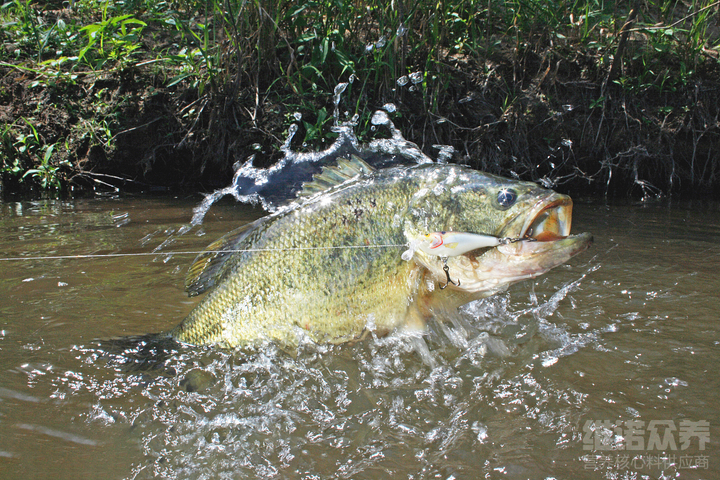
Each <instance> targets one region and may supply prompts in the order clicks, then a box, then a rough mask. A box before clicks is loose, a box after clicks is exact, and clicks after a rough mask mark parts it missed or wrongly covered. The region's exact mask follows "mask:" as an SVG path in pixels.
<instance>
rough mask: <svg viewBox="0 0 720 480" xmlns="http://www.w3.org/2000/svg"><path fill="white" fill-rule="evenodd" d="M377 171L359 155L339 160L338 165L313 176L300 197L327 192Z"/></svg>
mask: <svg viewBox="0 0 720 480" xmlns="http://www.w3.org/2000/svg"><path fill="white" fill-rule="evenodd" d="M374 170H375V169H374V168H372V167H371V166H370V165H368V164H367V163H365V161H364V160H363V159H362V158H360V157H358V156H357V155H352V156H350V159H349V160H348V159H347V158H338V160H337V165H334V166H326V167H323V169H322V172H320V173H319V174H317V175H313V180H312V181H311V182H307V183H305V184H304V185H303V188H302V190H300V192H298V194H297V195H298V197H309V196H310V195H314V194H316V193H318V192H322V191H325V190H327V189H328V188H332V187H334V186H336V185H340V184H341V183H343V182H345V181H347V180H350V179H351V178H353V177H356V176H358V175H362V174H365V173H370V172H373V171H374Z"/></svg>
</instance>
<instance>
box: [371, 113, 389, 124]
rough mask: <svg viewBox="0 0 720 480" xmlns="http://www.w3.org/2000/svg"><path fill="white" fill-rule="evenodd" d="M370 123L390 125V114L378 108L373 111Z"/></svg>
mask: <svg viewBox="0 0 720 480" xmlns="http://www.w3.org/2000/svg"><path fill="white" fill-rule="evenodd" d="M370 123H372V124H373V125H388V124H390V117H388V114H387V113H385V112H383V111H382V110H377V111H375V113H373V116H372V118H371V119H370Z"/></svg>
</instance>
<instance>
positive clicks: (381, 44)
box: [375, 35, 387, 50]
mask: <svg viewBox="0 0 720 480" xmlns="http://www.w3.org/2000/svg"><path fill="white" fill-rule="evenodd" d="M386 43H387V38H385V35H383V36H382V37H380V38H379V39H378V41H377V42H375V48H377V49H378V50H379V49H381V48H383V47H384V46H385V44H386Z"/></svg>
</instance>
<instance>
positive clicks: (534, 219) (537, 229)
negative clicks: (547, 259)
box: [518, 194, 572, 242]
mask: <svg viewBox="0 0 720 480" xmlns="http://www.w3.org/2000/svg"><path fill="white" fill-rule="evenodd" d="M571 224H572V200H571V199H570V197H566V196H560V195H558V194H553V195H551V196H550V198H545V199H543V200H541V201H540V202H538V203H536V204H535V206H534V207H533V208H532V210H531V211H530V214H529V215H528V216H527V219H526V220H525V222H524V223H523V225H522V229H521V231H520V234H519V235H518V237H519V238H527V239H533V240H536V241H539V242H551V241H555V240H560V239H563V238H566V237H568V236H569V235H570V226H571Z"/></svg>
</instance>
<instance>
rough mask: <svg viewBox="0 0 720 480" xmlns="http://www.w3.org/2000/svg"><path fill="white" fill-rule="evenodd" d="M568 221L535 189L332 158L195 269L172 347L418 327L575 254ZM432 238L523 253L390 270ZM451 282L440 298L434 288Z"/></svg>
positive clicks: (483, 254) (424, 259)
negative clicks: (492, 241) (289, 200)
mask: <svg viewBox="0 0 720 480" xmlns="http://www.w3.org/2000/svg"><path fill="white" fill-rule="evenodd" d="M571 216H572V201H571V199H570V198H569V197H567V196H565V195H561V194H558V193H555V192H553V191H550V190H546V189H543V188H540V187H538V186H537V185H536V184H534V183H528V182H520V181H514V180H508V179H505V178H501V177H497V176H494V175H490V174H486V173H481V172H478V171H475V170H471V169H468V168H465V167H461V166H457V165H448V164H425V165H418V166H413V167H395V168H389V169H383V170H377V171H376V170H373V169H372V168H371V167H370V166H369V165H367V164H365V163H364V162H363V161H362V160H361V159H359V158H357V157H354V158H353V159H351V160H344V159H341V160H340V161H339V164H338V166H337V167H329V168H325V169H324V171H323V173H322V174H321V175H318V176H317V177H316V178H315V180H314V181H313V182H312V183H310V184H308V185H306V187H305V189H304V191H303V196H302V197H301V198H300V199H299V200H297V201H296V202H295V203H293V204H291V205H289V206H287V207H286V208H284V209H281V210H280V211H278V212H275V213H273V214H271V215H268V216H266V217H264V218H261V219H259V220H257V221H256V222H254V223H252V224H249V225H246V226H243V227H241V228H239V229H237V230H235V231H234V232H231V233H229V234H228V235H226V236H225V237H223V238H221V239H220V240H218V241H216V242H214V243H213V244H211V245H210V246H209V247H208V248H207V251H206V252H205V253H203V254H201V255H199V256H198V258H197V259H196V261H195V263H194V264H193V265H192V267H191V268H190V271H189V273H188V277H187V280H186V287H187V290H188V292H189V293H190V294H191V295H197V294H200V293H203V292H205V291H208V290H209V293H207V295H206V297H205V298H203V300H202V301H201V302H200V303H199V304H198V305H197V306H196V307H195V309H194V310H192V311H191V312H190V314H189V315H188V316H187V317H186V318H185V319H184V320H183V322H182V323H181V324H180V325H179V326H177V327H176V328H175V329H174V330H173V331H172V332H171V334H172V336H173V337H174V338H175V339H176V340H178V341H180V342H186V343H191V344H216V345H220V346H222V347H230V348H232V347H237V346H245V345H249V344H257V343H261V342H264V341H273V342H277V343H279V344H281V345H284V346H295V345H297V344H298V343H299V342H300V341H302V339H303V338H309V339H310V340H312V341H314V342H318V343H341V342H346V341H350V340H354V339H358V338H360V337H362V336H363V335H364V334H365V333H367V332H370V331H373V332H375V333H376V334H377V335H384V334H386V333H388V332H391V331H393V330H395V329H402V328H409V329H417V328H422V326H423V325H424V322H425V321H426V320H427V319H428V318H430V317H433V316H434V315H435V314H436V313H437V312H440V311H448V309H454V308H457V307H459V306H461V305H464V304H465V303H468V302H470V301H472V300H475V299H479V298H483V297H487V296H490V295H493V294H495V293H498V292H501V291H503V290H505V289H507V288H508V286H509V285H511V284H513V283H515V282H518V281H521V280H524V279H528V278H533V277H536V276H538V275H541V274H543V273H545V272H547V271H548V270H550V269H551V268H553V267H556V266H558V265H560V264H562V263H564V262H565V261H567V260H568V259H570V258H571V257H572V256H574V255H576V254H577V253H579V252H582V251H583V250H585V249H586V248H588V247H589V246H590V244H591V243H592V237H591V235H590V234H587V233H584V234H580V235H575V236H571V235H570V224H571ZM436 231H443V232H445V231H455V232H470V233H474V234H480V235H486V236H493V237H498V238H515V239H524V240H522V241H515V242H512V243H503V244H499V245H497V246H494V247H485V248H479V249H476V250H473V251H469V252H466V253H463V254H462V255H456V256H452V257H446V258H442V257H439V256H435V255H432V254H428V253H426V252H425V251H423V250H422V249H417V250H410V251H408V253H406V254H405V259H404V258H403V252H404V251H405V250H406V249H407V247H406V245H412V244H413V242H414V241H416V239H418V238H421V237H422V236H423V235H427V234H428V233H429V232H436ZM477 238H485V237H477ZM444 267H445V269H444ZM446 271H447V273H446ZM450 277H452V279H453V282H452V283H447V285H448V288H444V289H440V288H438V286H439V285H440V284H441V283H442V284H445V283H446V280H449V278H450Z"/></svg>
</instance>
